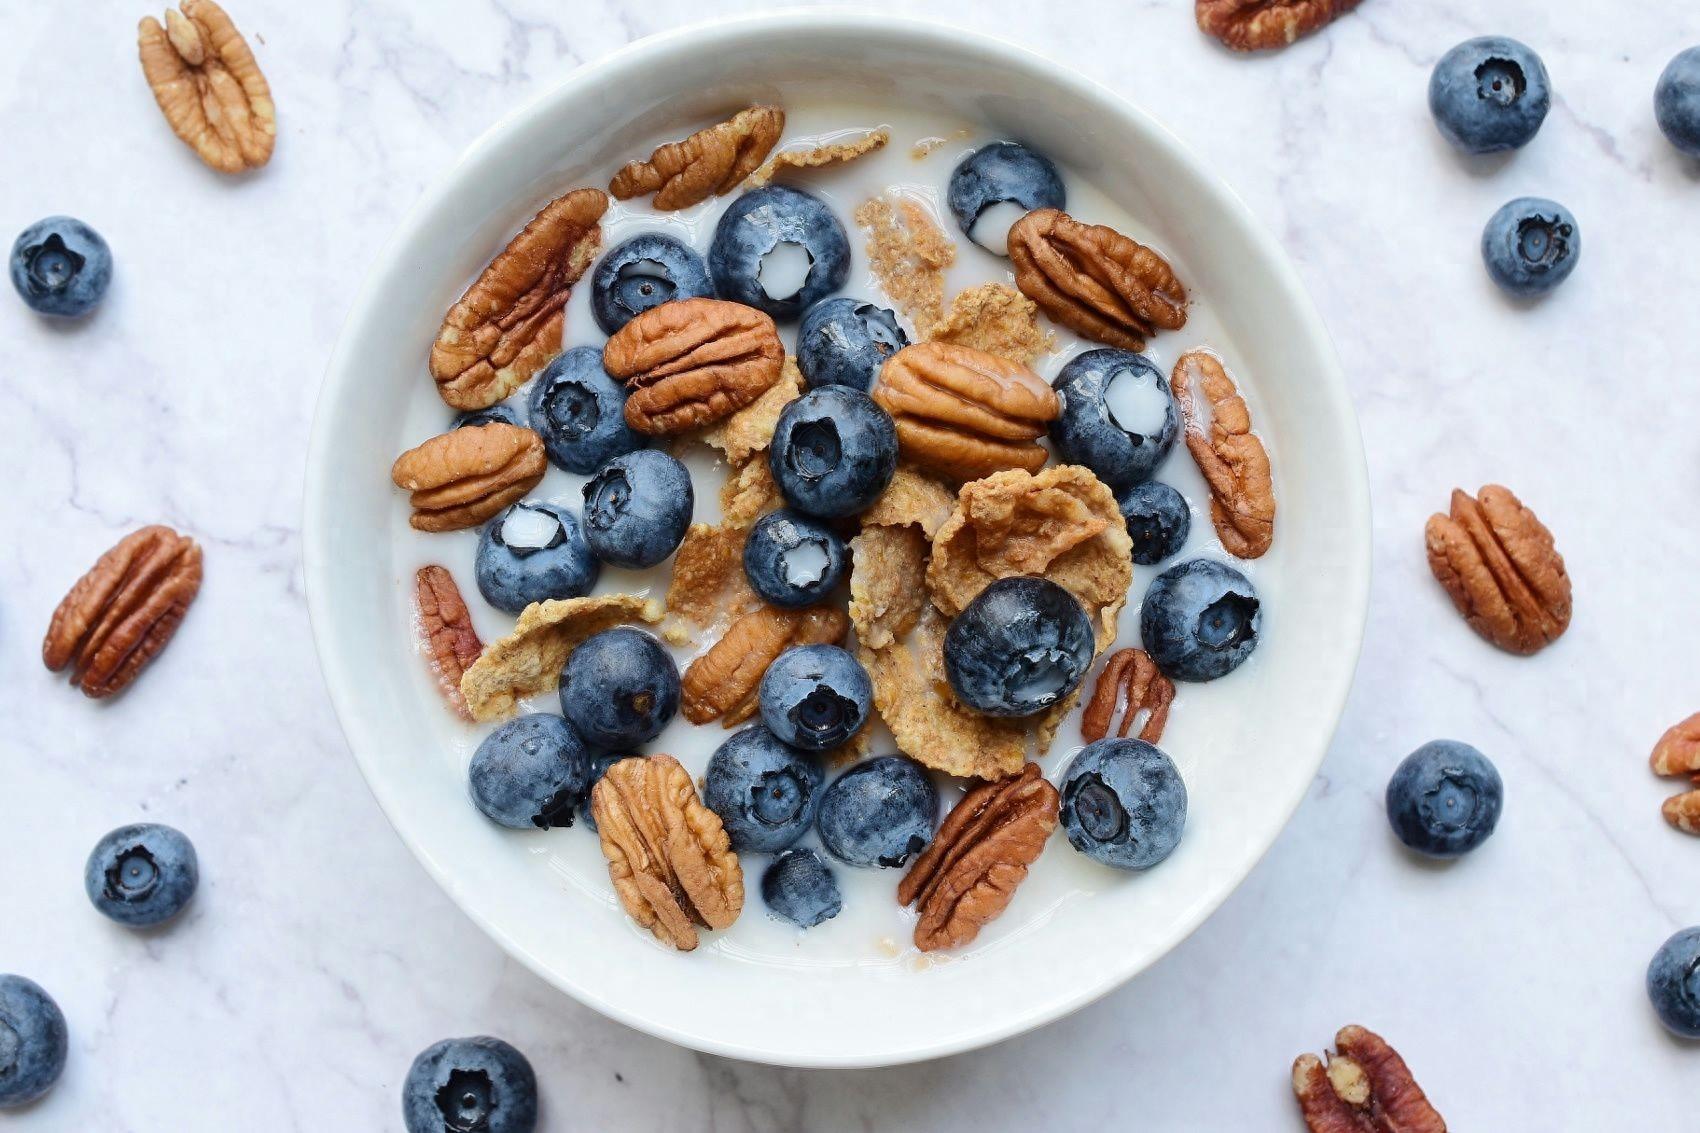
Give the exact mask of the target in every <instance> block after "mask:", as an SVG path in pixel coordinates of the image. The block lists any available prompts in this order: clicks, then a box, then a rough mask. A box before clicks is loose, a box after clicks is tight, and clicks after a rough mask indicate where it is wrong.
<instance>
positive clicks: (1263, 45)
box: [1196, 0, 1362, 51]
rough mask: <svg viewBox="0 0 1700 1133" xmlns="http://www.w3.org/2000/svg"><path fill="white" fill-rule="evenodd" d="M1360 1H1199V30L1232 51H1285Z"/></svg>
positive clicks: (1348, 10) (1360, 1)
mask: <svg viewBox="0 0 1700 1133" xmlns="http://www.w3.org/2000/svg"><path fill="white" fill-rule="evenodd" d="M1360 3H1362V0H1198V7H1197V13H1196V14H1197V17H1198V27H1199V29H1200V30H1201V31H1203V32H1204V33H1205V34H1206V35H1213V36H1215V37H1216V38H1217V39H1219V40H1221V41H1222V43H1223V44H1224V45H1225V46H1227V47H1229V48H1232V49H1233V50H1235V51H1267V50H1269V49H1271V48H1276V47H1286V46H1288V45H1289V44H1291V43H1292V42H1293V41H1294V40H1296V39H1298V38H1299V37H1300V36H1304V35H1309V34H1310V33H1311V32H1313V31H1316V30H1317V29H1319V28H1322V27H1326V26H1327V25H1329V24H1331V23H1333V22H1334V21H1335V20H1336V19H1338V18H1340V17H1341V16H1343V15H1345V14H1346V13H1347V12H1350V11H1351V10H1352V9H1353V8H1356V7H1357V6H1358V5H1359V4H1360Z"/></svg>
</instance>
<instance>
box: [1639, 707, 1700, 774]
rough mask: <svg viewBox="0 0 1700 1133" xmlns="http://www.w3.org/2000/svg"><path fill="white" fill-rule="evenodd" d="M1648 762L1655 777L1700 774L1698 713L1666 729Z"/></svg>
mask: <svg viewBox="0 0 1700 1133" xmlns="http://www.w3.org/2000/svg"><path fill="white" fill-rule="evenodd" d="M1650 762H1651V763H1652V765H1653V774H1655V775H1695V774H1700V712H1696V713H1695V714H1694V715H1692V716H1690V717H1689V718H1688V719H1686V720H1683V721H1680V722H1679V723H1675V724H1672V725H1671V726H1670V727H1669V728H1666V729H1665V734H1664V735H1662V736H1660V737H1659V742H1658V743H1657V744H1655V745H1654V746H1653V757H1652V759H1651V761H1650Z"/></svg>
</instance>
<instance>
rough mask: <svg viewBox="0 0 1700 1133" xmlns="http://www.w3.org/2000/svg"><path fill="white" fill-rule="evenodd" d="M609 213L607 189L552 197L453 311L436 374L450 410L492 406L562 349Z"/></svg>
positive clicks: (440, 337)
mask: <svg viewBox="0 0 1700 1133" xmlns="http://www.w3.org/2000/svg"><path fill="white" fill-rule="evenodd" d="M607 211H608V196H607V194H605V193H603V192H602V190H600V189H574V190H573V191H572V192H570V193H568V194H567V195H566V196H564V197H558V198H556V199H555V200H553V201H550V202H549V203H548V204H547V205H544V206H543V210H542V211H541V212H539V213H538V214H537V215H536V216H534V217H532V218H531V220H530V222H529V223H527V224H526V226H525V227H524V228H523V229H521V230H520V233H519V235H517V236H515V237H514V238H513V239H512V240H510V241H508V246H507V247H506V248H503V249H502V251H501V252H500V253H499V254H498V255H497V256H496V258H495V259H493V260H491V261H490V263H489V266H487V267H486V268H485V269H484V271H483V272H482V273H481V274H480V275H479V276H478V278H477V279H476V280H475V281H474V282H473V284H472V286H471V287H468V288H467V289H466V293H465V294H463V295H462V296H461V297H460V299H459V300H458V301H457V302H456V303H455V305H454V306H453V307H450V308H449V311H448V314H446V315H444V316H443V326H442V329H440V330H439V331H438V332H437V341H436V342H435V343H434V344H433V345H432V347H431V376H432V377H433V378H435V379H436V380H437V393H438V394H439V395H440V396H441V397H442V399H443V400H444V401H445V402H447V403H448V404H449V406H450V407H452V408H454V409H459V410H463V411H464V410H468V409H488V408H489V407H490V406H492V405H494V404H496V403H497V402H498V401H501V400H502V399H503V398H505V397H507V396H508V395H509V394H511V393H513V392H514V390H516V389H518V388H519V387H520V386H522V385H524V384H525V383H526V382H527V381H529V380H530V379H531V377H532V375H533V374H535V373H537V371H539V370H541V369H542V368H543V367H544V365H545V364H547V363H548V361H549V359H551V358H553V357H554V356H555V355H556V354H559V353H560V352H561V326H562V319H563V311H562V309H563V308H564V307H565V306H566V305H567V296H568V295H569V294H571V292H572V287H573V284H575V283H577V282H578V280H579V277H580V276H582V275H583V274H584V273H585V269H587V268H589V267H590V263H591V261H592V260H594V259H595V258H596V251H597V249H598V248H600V247H601V246H602V227H601V223H600V222H601V220H602V214H603V213H604V212H607Z"/></svg>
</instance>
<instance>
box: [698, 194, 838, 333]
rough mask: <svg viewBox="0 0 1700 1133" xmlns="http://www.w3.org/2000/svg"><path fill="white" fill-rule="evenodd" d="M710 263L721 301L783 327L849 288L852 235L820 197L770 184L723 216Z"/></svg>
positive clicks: (733, 204)
mask: <svg viewBox="0 0 1700 1133" xmlns="http://www.w3.org/2000/svg"><path fill="white" fill-rule="evenodd" d="M708 266H709V270H710V271H711V272H712V273H713V275H714V289H715V292H716V293H717V294H718V295H719V296H720V298H722V299H730V300H732V301H733V302H735V303H742V304H744V305H745V306H748V307H754V308H756V309H757V310H759V311H766V312H767V313H768V314H769V315H771V316H772V317H773V318H775V319H777V320H780V321H782V322H783V321H785V320H788V319H795V318H796V317H797V316H798V315H801V314H802V313H803V312H804V311H805V310H807V309H808V308H809V307H810V306H812V305H813V304H815V303H818V302H819V301H820V300H822V299H824V298H826V297H827V296H828V295H831V294H832V293H833V292H834V291H837V290H838V289H839V288H840V287H843V286H844V280H845V277H846V276H848V275H849V274H850V238H849V237H848V236H846V235H845V233H844V226H843V225H842V224H840V223H839V222H838V218H837V217H836V216H834V215H832V210H831V209H830V208H828V207H827V204H826V202H825V201H823V200H821V199H820V198H819V197H816V196H814V195H812V194H810V193H805V192H803V191H802V190H801V189H793V188H791V187H790V186H789V185H767V186H764V187H762V188H760V189H752V190H751V191H749V192H748V193H745V194H744V195H743V196H741V197H739V198H738V199H737V200H735V201H733V202H732V205H731V207H730V208H728V209H727V210H726V211H725V212H724V213H722V214H721V217H720V223H719V224H717V225H716V226H715V228H714V242H713V244H711V245H710V246H709V249H708Z"/></svg>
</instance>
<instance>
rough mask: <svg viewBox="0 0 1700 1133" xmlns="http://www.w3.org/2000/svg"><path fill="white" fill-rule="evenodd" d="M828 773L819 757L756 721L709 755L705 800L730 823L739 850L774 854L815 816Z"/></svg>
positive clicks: (729, 831) (728, 828) (734, 845)
mask: <svg viewBox="0 0 1700 1133" xmlns="http://www.w3.org/2000/svg"><path fill="white" fill-rule="evenodd" d="M823 778H824V776H823V775H822V774H821V769H820V764H819V763H818V762H816V761H815V760H813V759H810V758H809V757H808V756H807V755H805V754H804V753H803V752H800V751H798V750H797V749H796V748H794V747H792V746H790V745H789V744H787V743H785V742H783V741H782V740H780V739H779V738H778V737H777V736H775V735H774V734H773V733H772V732H770V731H768V730H767V729H766V728H765V727H763V726H762V725H760V724H754V725H751V726H750V727H748V728H745V729H743V730H742V731H738V732H734V733H733V734H732V737H731V738H730V739H728V740H727V741H726V742H725V743H723V744H721V745H720V747H719V748H717V749H716V750H715V752H714V754H713V755H711V756H709V759H708V771H707V773H706V774H705V775H704V776H703V790H702V799H703V802H705V803H707V804H708V809H710V810H712V811H713V812H714V813H715V814H718V815H719V816H720V821H721V822H723V823H725V824H726V835H727V837H729V838H731V839H732V848H733V849H734V850H758V851H763V852H768V853H771V852H773V851H775V850H783V849H784V848H785V847H787V846H789V845H791V843H793V842H795V841H796V840H797V839H798V838H801V837H802V836H803V832H804V831H805V830H807V829H808V828H809V823H811V822H813V821H814V820H815V807H816V806H817V805H818V804H819V803H820V797H821V789H820V786H821V781H822V779H823Z"/></svg>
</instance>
